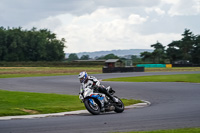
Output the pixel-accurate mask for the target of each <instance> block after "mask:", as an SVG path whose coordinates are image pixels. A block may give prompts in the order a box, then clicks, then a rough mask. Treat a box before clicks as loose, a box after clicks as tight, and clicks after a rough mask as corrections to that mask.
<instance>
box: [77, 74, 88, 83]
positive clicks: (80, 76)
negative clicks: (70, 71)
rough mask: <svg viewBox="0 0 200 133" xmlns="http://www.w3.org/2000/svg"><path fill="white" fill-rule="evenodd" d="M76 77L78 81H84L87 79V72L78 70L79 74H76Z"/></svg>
mask: <svg viewBox="0 0 200 133" xmlns="http://www.w3.org/2000/svg"><path fill="white" fill-rule="evenodd" d="M78 78H79V80H80V83H84V82H85V81H86V80H87V79H88V74H87V72H85V71H83V72H80V73H79V75H78Z"/></svg>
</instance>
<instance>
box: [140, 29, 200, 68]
mask: <svg viewBox="0 0 200 133" xmlns="http://www.w3.org/2000/svg"><path fill="white" fill-rule="evenodd" d="M167 46H168V47H167V48H166V47H165V46H163V45H162V44H161V43H160V42H157V43H155V44H152V45H151V47H153V48H154V51H153V52H142V53H141V57H142V60H143V61H150V62H152V63H166V62H170V63H172V64H173V63H174V62H175V61H179V62H181V63H184V64H185V63H193V64H200V35H194V34H193V33H192V32H191V31H190V30H189V29H185V31H184V33H183V34H182V39H181V40H177V41H172V42H171V43H170V44H168V45H167Z"/></svg>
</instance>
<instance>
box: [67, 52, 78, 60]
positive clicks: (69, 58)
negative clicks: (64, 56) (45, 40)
mask: <svg viewBox="0 0 200 133" xmlns="http://www.w3.org/2000/svg"><path fill="white" fill-rule="evenodd" d="M74 60H78V56H77V54H75V53H72V54H70V55H69V57H68V61H74Z"/></svg>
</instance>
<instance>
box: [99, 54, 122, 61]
mask: <svg viewBox="0 0 200 133" xmlns="http://www.w3.org/2000/svg"><path fill="white" fill-rule="evenodd" d="M98 59H106V60H108V59H119V57H118V56H117V55H114V54H107V55H105V56H102V57H99V58H98Z"/></svg>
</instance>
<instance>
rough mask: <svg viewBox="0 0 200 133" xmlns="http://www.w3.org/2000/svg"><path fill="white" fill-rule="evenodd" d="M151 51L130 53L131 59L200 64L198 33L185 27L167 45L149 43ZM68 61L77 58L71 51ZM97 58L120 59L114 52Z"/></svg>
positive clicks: (137, 61) (84, 58) (87, 56)
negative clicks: (180, 36)
mask: <svg viewBox="0 0 200 133" xmlns="http://www.w3.org/2000/svg"><path fill="white" fill-rule="evenodd" d="M151 47H152V48H154V50H153V52H147V51H145V52H142V53H140V57H138V56H136V55H131V57H130V58H131V60H133V62H134V63H135V62H136V63H171V64H174V63H175V62H179V63H182V64H188V63H190V64H192V63H193V64H200V35H194V34H193V33H192V32H191V31H190V30H189V29H185V31H184V33H183V34H182V39H181V40H176V41H172V42H171V43H170V44H168V45H167V46H163V44H161V43H160V42H158V41H157V42H156V43H155V44H152V45H151ZM68 59H69V60H70V61H72V60H78V59H79V58H78V56H77V55H76V54H75V53H73V54H70V55H69V58H68ZM80 59H81V60H88V59H89V55H83V56H82V57H81V58H80ZM97 59H121V60H126V59H125V58H123V57H118V56H117V55H114V54H108V55H105V56H102V57H99V58H97Z"/></svg>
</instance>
